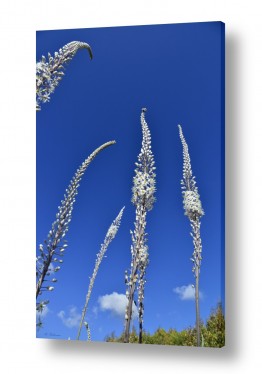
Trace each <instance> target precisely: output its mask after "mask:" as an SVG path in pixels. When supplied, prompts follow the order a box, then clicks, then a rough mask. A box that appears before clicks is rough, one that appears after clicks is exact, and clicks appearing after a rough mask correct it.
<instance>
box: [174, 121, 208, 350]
mask: <svg viewBox="0 0 262 374" xmlns="http://www.w3.org/2000/svg"><path fill="white" fill-rule="evenodd" d="M178 129H179V136H180V139H181V142H182V146H183V179H182V180H181V185H182V194H183V205H184V210H185V215H186V216H188V218H189V221H190V225H191V228H192V232H191V233H190V234H191V236H192V238H193V245H194V252H193V256H192V258H191V261H192V262H193V273H194V276H195V279H196V286H195V302H196V330H197V346H198V347H200V344H201V343H200V313H199V274H200V266H201V260H202V243H201V237H200V225H201V222H200V218H201V217H202V216H203V215H204V210H203V208H202V204H201V200H200V196H199V193H198V188H197V186H196V181H195V177H194V176H193V173H192V169H191V162H190V156H189V152H188V145H187V143H186V141H185V138H184V135H183V131H182V127H181V126H180V125H178Z"/></svg>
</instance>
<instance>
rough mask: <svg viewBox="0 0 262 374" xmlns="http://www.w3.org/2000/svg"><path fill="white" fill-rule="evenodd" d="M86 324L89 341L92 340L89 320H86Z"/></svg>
mask: <svg viewBox="0 0 262 374" xmlns="http://www.w3.org/2000/svg"><path fill="white" fill-rule="evenodd" d="M84 326H85V328H86V333H87V341H88V342H91V330H90V327H89V325H88V323H87V322H84Z"/></svg>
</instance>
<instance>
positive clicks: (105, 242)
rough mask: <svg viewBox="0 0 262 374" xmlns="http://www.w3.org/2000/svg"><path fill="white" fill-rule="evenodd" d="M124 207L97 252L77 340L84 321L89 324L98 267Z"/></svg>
mask: <svg viewBox="0 0 262 374" xmlns="http://www.w3.org/2000/svg"><path fill="white" fill-rule="evenodd" d="M124 209H125V207H123V208H122V209H121V210H120V212H119V213H118V216H117V217H116V219H115V220H114V221H113V222H112V224H111V226H110V227H109V229H108V231H107V233H106V236H105V239H104V242H103V244H101V249H100V251H99V252H98V254H97V257H96V262H95V267H94V271H93V274H92V277H91V278H90V282H89V287H88V291H87V295H86V301H85V306H84V308H83V311H82V317H81V321H80V325H79V329H78V334H77V340H79V338H80V334H81V329H82V326H83V323H84V325H85V326H88V324H87V322H84V319H85V315H86V312H87V307H88V303H89V300H90V297H91V293H92V289H93V287H94V283H95V279H96V276H97V273H98V269H99V266H100V264H101V262H102V260H103V257H104V255H105V253H106V251H107V248H108V246H109V244H110V243H111V241H112V240H113V239H114V238H115V236H116V234H117V231H118V229H119V226H120V224H121V219H122V215H123V212H124ZM88 328H89V327H88Z"/></svg>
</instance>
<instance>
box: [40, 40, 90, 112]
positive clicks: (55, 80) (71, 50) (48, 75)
mask: <svg viewBox="0 0 262 374" xmlns="http://www.w3.org/2000/svg"><path fill="white" fill-rule="evenodd" d="M83 48H85V49H87V50H88V52H89V55H90V58H91V59H92V57H93V55H92V50H91V48H90V46H89V45H88V44H87V43H83V42H78V41H73V42H71V43H68V44H66V45H65V46H64V47H63V48H60V49H59V52H55V53H54V57H52V56H51V54H50V53H48V60H47V59H46V57H45V56H42V58H41V61H39V62H37V63H36V110H41V103H46V102H48V101H50V95H51V93H53V92H54V90H55V88H56V87H57V86H58V84H59V82H60V80H61V79H62V77H63V75H64V72H63V71H62V69H64V65H66V64H67V63H69V61H71V60H72V58H73V57H74V56H75V54H76V52H77V51H78V50H79V49H83Z"/></svg>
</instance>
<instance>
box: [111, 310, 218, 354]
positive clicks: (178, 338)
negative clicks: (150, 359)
mask: <svg viewBox="0 0 262 374" xmlns="http://www.w3.org/2000/svg"><path fill="white" fill-rule="evenodd" d="M196 337H197V335H196V329H195V328H192V327H189V328H187V329H185V330H182V331H176V330H175V329H169V330H168V331H166V330H165V329H162V328H158V329H157V330H156V331H155V332H154V333H153V334H150V333H148V332H146V331H144V332H143V339H142V343H143V344H161V345H180V346H196ZM105 340H106V341H107V342H115V343H116V342H118V343H122V342H124V333H122V334H121V336H120V337H119V338H117V337H116V336H115V334H114V333H112V334H111V335H110V336H107V337H106V339H105ZM138 341H139V337H138V334H137V332H136V330H135V329H133V330H132V332H131V333H130V339H129V342H130V343H138ZM224 345H225V318H224V313H223V310H222V305H221V303H219V304H218V305H217V307H216V308H215V309H214V310H212V311H211V313H210V316H209V317H208V320H207V321H206V324H204V323H203V322H202V323H201V346H202V347H214V348H221V347H223V346H224Z"/></svg>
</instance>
